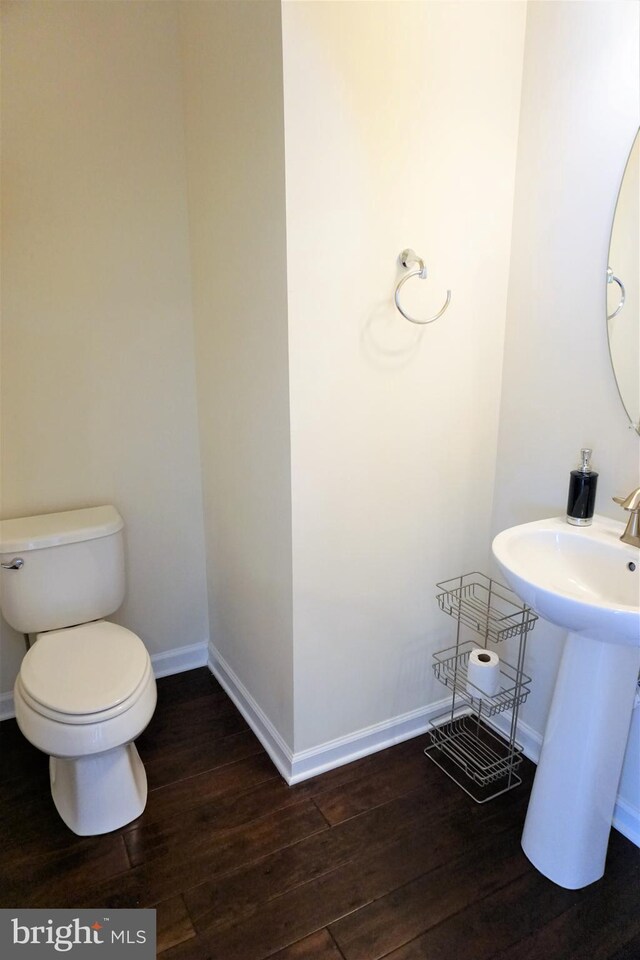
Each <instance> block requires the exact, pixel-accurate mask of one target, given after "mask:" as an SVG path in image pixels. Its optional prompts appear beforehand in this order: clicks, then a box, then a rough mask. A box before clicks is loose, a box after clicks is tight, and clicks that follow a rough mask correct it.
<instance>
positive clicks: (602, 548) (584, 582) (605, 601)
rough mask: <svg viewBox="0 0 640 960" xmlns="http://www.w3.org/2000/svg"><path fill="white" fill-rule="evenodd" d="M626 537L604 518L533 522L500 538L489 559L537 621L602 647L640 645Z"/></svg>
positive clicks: (638, 566)
mask: <svg viewBox="0 0 640 960" xmlns="http://www.w3.org/2000/svg"><path fill="white" fill-rule="evenodd" d="M623 531H624V524H623V523H617V522H616V521H615V520H608V519H606V518H605V517H594V520H593V524H592V525H591V526H589V527H573V526H571V525H570V524H568V523H567V522H566V520H565V519H564V518H561V517H554V518H553V519H551V520H536V521H535V522H534V523H525V524H522V525H521V526H518V527H511V529H509V530H504V531H503V532H502V533H499V534H498V536H497V537H496V538H495V540H494V541H493V553H494V556H495V558H496V560H497V561H498V563H499V565H500V567H501V568H502V571H503V573H504V575H505V578H506V579H507V581H508V582H509V584H510V586H511V587H512V588H513V589H514V590H515V591H516V593H517V594H518V596H520V597H521V598H522V599H523V600H524V601H525V603H528V604H529V605H530V606H531V607H533V609H534V610H535V611H536V613H539V614H540V616H541V617H544V618H545V619H546V620H550V621H551V622H552V623H555V624H557V625H558V626H560V627H566V629H567V630H574V631H578V632H580V633H582V634H584V635H585V636H589V637H592V638H593V639H595V640H602V641H604V642H605V643H623V644H631V645H634V646H640V550H639V549H638V548H637V547H631V546H629V545H628V544H626V543H622V542H621V540H620V535H621V534H622V533H623ZM630 565H631V566H630ZM634 567H635V569H632V568H634Z"/></svg>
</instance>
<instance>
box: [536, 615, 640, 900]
mask: <svg viewBox="0 0 640 960" xmlns="http://www.w3.org/2000/svg"><path fill="white" fill-rule="evenodd" d="M639 666H640V649H638V647H632V646H623V645H622V644H616V643H607V642H604V641H603V640H593V639H591V638H589V637H586V636H584V635H583V634H577V633H569V635H568V637H567V641H566V644H565V648H564V652H563V655H562V660H561V662H560V669H559V671H558V678H557V680H556V687H555V691H554V694H553V700H552V703H551V710H550V711H549V719H548V721H547V728H546V730H545V735H544V742H543V745H542V752H541V754H540V762H539V764H538V769H537V771H536V776H535V780H534V784H533V789H532V791H531V800H530V801H529V809H528V811H527V818H526V821H525V826H524V833H523V835H522V849H523V850H524V852H525V853H526V855H527V857H528V858H529V860H530V861H531V863H532V864H533V865H534V866H535V867H536V868H537V869H538V870H539V871H540V873H542V874H544V876H545V877H548V878H549V879H550V880H553V881H554V883H557V884H559V885H560V886H561V887H566V888H567V889H569V890H577V889H579V888H580V887H586V886H587V884H589V883H593V882H594V881H595V880H598V879H599V878H600V877H601V876H602V874H603V873H604V864H605V858H606V855H607V845H608V842H609V833H610V830H611V819H612V817H613V809H614V806H615V802H616V795H617V792H618V783H619V780H620V773H621V771H622V763H623V760H624V753H625V747H626V743H627V738H628V735H629V725H630V723H631V714H632V711H633V702H634V696H635V690H636V684H637V679H638V667H639Z"/></svg>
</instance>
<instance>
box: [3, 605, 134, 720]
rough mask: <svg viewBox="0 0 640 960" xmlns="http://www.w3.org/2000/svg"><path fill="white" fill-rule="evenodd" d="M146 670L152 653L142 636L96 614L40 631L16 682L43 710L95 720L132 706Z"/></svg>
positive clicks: (39, 710)
mask: <svg viewBox="0 0 640 960" xmlns="http://www.w3.org/2000/svg"><path fill="white" fill-rule="evenodd" d="M150 675H151V659H150V657H149V653H148V651H147V649H146V647H145V646H144V644H143V643H142V641H141V640H140V638H139V637H138V636H136V634H135V633H132V632H131V631H130V630H127V629H126V628H125V627H121V626H119V625H118V624H115V623H110V622H109V621H107V620H98V621H95V622H93V623H85V624H81V625H80V626H77V627H68V628H66V629H64V630H52V631H50V632H48V633H46V634H39V636H38V640H37V642H36V643H35V644H34V645H33V646H32V647H31V649H30V650H29V651H28V653H27V654H26V656H25V657H24V659H23V662H22V666H21V669H20V674H19V677H18V683H19V685H20V692H21V694H22V696H23V698H24V700H25V702H26V703H27V704H28V705H29V706H30V707H31V708H32V709H33V710H34V711H35V712H36V713H39V714H40V715H41V716H43V717H48V718H49V719H51V720H55V721H57V722H59V723H68V724H93V723H100V722H101V721H105V720H109V719H111V718H112V717H116V716H118V715H119V714H121V713H124V712H126V711H127V710H129V709H131V707H132V706H133V705H134V704H135V703H136V701H137V700H138V699H139V698H140V697H141V696H142V694H143V693H144V691H145V689H146V687H147V685H148V683H149V678H150Z"/></svg>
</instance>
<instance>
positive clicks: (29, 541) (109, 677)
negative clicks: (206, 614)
mask: <svg viewBox="0 0 640 960" xmlns="http://www.w3.org/2000/svg"><path fill="white" fill-rule="evenodd" d="M122 527H123V522H122V519H121V517H120V516H119V514H118V513H117V511H116V510H115V509H114V508H113V507H98V508H92V509H89V510H77V511H67V512H66V513H61V514H49V515H47V516H44V517H28V518H24V519H22V520H8V521H2V522H1V523H0V561H1V562H2V566H1V567H0V575H1V580H0V587H1V588H2V589H1V593H0V599H1V600H2V612H3V615H4V617H5V619H6V620H7V621H8V622H9V623H10V624H11V625H12V626H14V627H15V628H16V629H17V630H20V631H21V632H23V633H25V634H35V642H34V643H33V645H32V646H31V647H30V649H29V650H28V651H27V653H26V654H25V656H24V659H23V661H22V664H21V667H20V672H19V674H18V677H17V679H16V683H15V688H14V701H15V710H16V720H17V722H18V726H19V727H20V730H21V731H22V733H23V734H24V736H25V737H26V738H27V740H29V741H30V742H31V743H32V744H33V745H34V746H35V747H37V748H38V749H39V750H42V751H43V752H44V753H46V754H48V755H49V758H50V759H49V770H50V782H51V795H52V797H53V801H54V803H55V806H56V809H57V810H58V813H59V814H60V816H61V817H62V819H63V820H64V822H65V823H66V824H67V826H68V827H69V828H70V829H71V830H73V831H74V833H77V834H79V835H81V836H92V835H96V834H101V833H108V832H109V831H111V830H116V829H118V828H119V827H122V826H124V825H125V824H127V823H130V822H131V821H132V820H135V819H136V817H138V816H139V815H140V814H141V813H142V811H143V810H144V807H145V804H146V799H147V778H146V773H145V770H144V766H143V764H142V761H141V760H140V757H139V755H138V751H137V749H136V746H135V744H134V742H133V741H134V740H135V739H136V737H138V736H139V735H140V733H142V731H143V730H144V728H145V727H146V726H147V724H148V723H149V721H150V719H151V717H152V716H153V712H154V709H155V705H156V697H157V694H156V684H155V679H154V676H153V670H152V666H151V659H150V657H149V653H148V651H147V649H146V647H145V646H144V644H143V642H142V640H141V639H140V638H139V637H138V636H137V635H136V634H135V633H133V632H132V631H131V630H127V629H126V628H125V627H122V626H120V625H119V624H115V623H112V622H110V621H108V620H105V619H99V618H102V617H105V616H107V615H108V614H109V613H112V612H113V611H114V610H115V609H117V608H118V607H119V606H120V604H121V603H122V600H123V597H124V554H123V547H122ZM17 553H20V556H19V557H17V556H15V555H14V554H17ZM16 561H20V562H19V563H18V562H16ZM87 614H88V616H87ZM80 616H86V617H87V621H88V622H85V621H84V620H83V622H79V619H80ZM65 623H67V624H69V623H71V624H72V625H71V626H63V624H65Z"/></svg>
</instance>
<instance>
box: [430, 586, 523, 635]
mask: <svg viewBox="0 0 640 960" xmlns="http://www.w3.org/2000/svg"><path fill="white" fill-rule="evenodd" d="M436 586H437V587H438V589H439V590H440V591H441V593H439V594H437V600H438V605H439V606H440V609H441V610H442V611H443V612H444V613H447V614H448V615H449V616H450V617H453V618H454V620H458V621H460V622H462V623H464V624H465V626H467V627H470V628H471V629H472V630H474V631H475V632H476V633H478V634H480V636H482V637H484V639H485V640H488V641H491V642H493V643H502V641H503V640H509V639H511V638H512V637H518V636H524V634H526V633H528V632H529V631H530V630H533V627H534V625H535V622H536V620H537V619H538V617H537V614H535V613H534V612H533V610H532V609H531V608H530V607H527V606H523V605H522V604H521V603H520V601H519V600H518V598H517V597H516V595H515V594H514V593H513V592H512V591H511V590H510V589H509V588H508V587H504V586H503V585H502V584H501V583H497V582H496V581H495V580H492V579H491V578H490V577H487V576H486V575H485V574H484V573H478V572H477V571H475V572H473V573H465V574H463V575H462V576H460V577H454V578H453V579H452V580H443V581H442V582H441V583H438V584H436Z"/></svg>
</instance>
